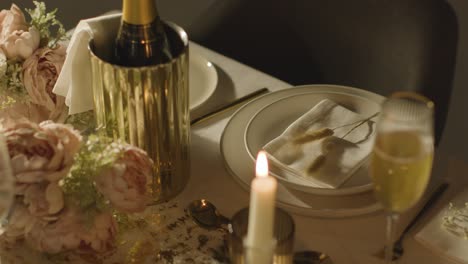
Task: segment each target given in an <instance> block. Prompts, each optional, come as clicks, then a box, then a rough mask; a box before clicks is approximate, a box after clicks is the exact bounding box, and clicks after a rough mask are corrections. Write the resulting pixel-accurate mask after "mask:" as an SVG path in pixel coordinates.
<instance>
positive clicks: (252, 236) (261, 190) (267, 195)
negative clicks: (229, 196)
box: [244, 151, 277, 264]
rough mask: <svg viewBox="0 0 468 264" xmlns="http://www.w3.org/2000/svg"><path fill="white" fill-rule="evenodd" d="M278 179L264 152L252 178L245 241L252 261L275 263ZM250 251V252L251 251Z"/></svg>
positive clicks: (261, 153) (259, 156)
mask: <svg viewBox="0 0 468 264" xmlns="http://www.w3.org/2000/svg"><path fill="white" fill-rule="evenodd" d="M276 189H277V182H276V179H275V178H273V177H271V176H269V174H268V160H267V156H266V153H265V152H264V151H260V152H259V153H258V156H257V161H256V177H255V178H254V180H253V181H252V185H251V192H250V206H249V224H248V229H247V236H246V238H245V240H244V243H245V247H246V249H248V250H247V251H246V253H247V255H246V257H247V261H248V263H257V264H263V263H271V259H272V255H273V246H274V243H275V239H274V237H273V224H274V217H275V199H276ZM249 251H250V254H249V253H248V252H249Z"/></svg>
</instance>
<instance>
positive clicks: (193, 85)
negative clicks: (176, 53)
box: [189, 51, 218, 111]
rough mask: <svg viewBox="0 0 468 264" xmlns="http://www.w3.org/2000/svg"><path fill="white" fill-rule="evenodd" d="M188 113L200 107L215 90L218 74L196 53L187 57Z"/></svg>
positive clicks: (210, 64)
mask: <svg viewBox="0 0 468 264" xmlns="http://www.w3.org/2000/svg"><path fill="white" fill-rule="evenodd" d="M189 72H190V73H189V74H190V75H189V87H190V99H189V100H190V111H193V110H195V109H197V108H198V107H199V106H201V105H202V104H203V103H204V102H205V101H206V100H208V98H210V96H211V95H212V94H213V93H214V91H215V90H216V85H217V83H218V73H217V72H216V69H215V67H214V65H213V63H211V62H210V61H208V60H207V59H205V58H204V57H202V56H201V55H200V54H198V53H194V52H192V51H191V52H190V55H189Z"/></svg>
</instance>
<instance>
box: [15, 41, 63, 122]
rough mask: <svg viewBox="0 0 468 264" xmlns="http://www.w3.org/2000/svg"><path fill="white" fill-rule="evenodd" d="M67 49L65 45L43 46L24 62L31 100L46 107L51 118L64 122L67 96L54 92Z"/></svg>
mask: <svg viewBox="0 0 468 264" xmlns="http://www.w3.org/2000/svg"><path fill="white" fill-rule="evenodd" d="M65 55H66V50H65V47H63V46H57V48H55V49H50V48H47V47H45V48H41V49H38V50H36V51H35V52H34V54H33V55H32V56H31V57H29V58H28V59H27V60H26V61H25V62H24V63H23V83H24V87H25V88H26V90H27V92H28V95H29V97H30V99H31V102H33V103H34V104H37V105H39V106H42V107H45V108H46V109H47V111H49V119H50V120H53V121H56V122H63V121H64V120H65V118H66V117H67V111H66V110H67V108H66V106H65V98H64V97H63V96H59V95H56V94H54V93H53V92H52V89H53V88H54V85H55V82H56V81H57V78H58V76H59V74H60V71H61V70H62V66H63V62H64V60H65Z"/></svg>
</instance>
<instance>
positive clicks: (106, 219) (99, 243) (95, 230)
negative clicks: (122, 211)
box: [80, 212, 117, 252]
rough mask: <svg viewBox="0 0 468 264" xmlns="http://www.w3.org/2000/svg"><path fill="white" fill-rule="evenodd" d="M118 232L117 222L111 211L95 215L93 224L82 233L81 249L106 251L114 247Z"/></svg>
mask: <svg viewBox="0 0 468 264" xmlns="http://www.w3.org/2000/svg"><path fill="white" fill-rule="evenodd" d="M116 234H117V222H116V221H115V219H114V217H112V215H111V214H110V213H106V212H104V213H100V214H98V215H96V216H95V217H94V224H93V226H92V227H91V228H90V229H88V230H86V231H85V232H82V233H81V234H80V238H81V245H80V249H81V250H84V251H88V250H91V251H95V252H106V251H108V250H110V249H112V248H113V246H114V241H115V237H116Z"/></svg>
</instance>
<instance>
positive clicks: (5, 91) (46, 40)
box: [0, 1, 225, 264]
mask: <svg viewBox="0 0 468 264" xmlns="http://www.w3.org/2000/svg"><path fill="white" fill-rule="evenodd" d="M34 4H35V6H36V7H35V9H32V10H26V12H23V11H22V10H21V9H20V8H19V7H18V6H16V5H14V4H13V5H12V6H11V8H10V9H9V10H2V11H1V12H0V134H2V135H4V137H5V139H6V145H7V146H6V147H7V151H8V155H9V158H10V161H11V167H12V172H13V177H14V180H15V186H14V202H13V205H12V207H11V209H10V213H9V216H8V218H7V220H8V222H7V224H6V225H5V226H3V227H4V232H3V233H2V234H1V235H0V257H1V260H2V263H15V264H17V263H100V264H107V263H112V264H123V263H219V262H225V261H224V260H225V259H224V256H225V254H224V251H223V250H224V248H223V246H224V242H223V239H224V235H225V231H224V230H223V229H219V230H218V229H217V230H211V231H207V230H205V229H202V228H200V227H199V226H197V225H196V224H195V223H194V222H193V221H190V216H189V215H188V212H187V211H186V210H184V209H183V208H180V207H179V206H178V201H177V200H176V201H174V200H173V201H171V202H169V203H162V204H160V205H157V206H146V204H147V195H148V193H149V191H148V190H147V182H149V180H150V175H151V173H152V169H153V164H152V161H151V159H150V158H149V157H148V156H147V154H146V153H145V152H144V151H143V150H141V149H139V148H136V147H134V146H131V145H129V144H126V143H124V142H120V141H115V140H113V139H110V138H108V137H105V136H102V135H101V133H99V132H100V131H99V130H96V129H95V128H94V122H93V118H94V117H93V114H92V112H86V113H83V114H78V115H71V116H70V115H68V109H67V106H66V105H65V98H64V97H62V96H59V95H56V94H54V93H53V91H52V90H53V87H54V86H55V83H56V80H57V78H58V76H59V74H60V72H61V69H62V66H63V63H64V60H65V56H66V43H67V34H66V31H65V29H64V28H63V26H62V24H61V23H60V21H58V20H57V19H56V18H55V13H56V10H54V11H52V12H47V10H46V6H45V4H44V3H42V2H35V1H34ZM25 14H26V15H28V16H29V19H27V18H26V15H25Z"/></svg>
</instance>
